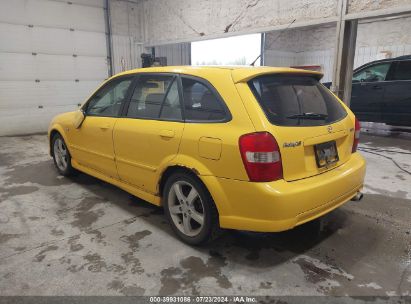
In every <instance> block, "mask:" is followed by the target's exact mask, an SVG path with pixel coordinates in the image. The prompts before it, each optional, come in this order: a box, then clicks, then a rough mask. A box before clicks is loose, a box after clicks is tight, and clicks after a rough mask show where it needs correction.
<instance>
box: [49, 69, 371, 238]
mask: <svg viewBox="0 0 411 304" xmlns="http://www.w3.org/2000/svg"><path fill="white" fill-rule="evenodd" d="M321 77H322V74H321V73H318V72H312V71H306V70H297V69H290V68H269V67H184V66H182V67H156V68H146V69H137V70H132V71H127V72H124V73H121V74H118V75H116V76H113V77H112V78H110V79H109V80H107V81H106V82H105V83H104V84H103V85H102V86H101V87H100V88H98V89H97V91H96V92H95V93H94V94H93V95H92V96H91V97H90V98H89V99H88V100H87V101H86V102H85V103H84V104H83V105H82V106H81V108H80V110H78V111H74V112H69V113H64V114H60V115H58V116H57V117H55V118H54V119H53V120H52V122H51V124H50V127H49V133H48V134H49V140H50V154H51V156H52V157H53V158H54V162H55V165H56V168H57V170H58V172H59V173H60V174H62V175H65V176H67V175H70V174H72V173H73V171H74V170H79V171H82V172H85V173H87V174H90V175H93V176H95V177H97V178H99V179H102V180H104V181H106V182H108V183H111V184H114V185H116V186H118V187H120V188H122V189H124V190H125V191H128V192H130V193H131V194H133V195H136V196H138V197H140V198H142V199H144V200H146V201H148V202H150V203H152V204H155V205H158V206H163V207H164V210H165V214H166V216H167V218H168V219H169V221H170V223H171V227H172V229H173V230H174V231H175V233H176V234H177V235H178V236H179V237H180V239H182V240H183V241H185V242H187V243H189V244H200V243H203V242H206V241H208V240H211V239H213V238H214V237H215V236H216V235H218V232H219V231H220V228H229V229H239V230H249V231H262V232H276V231H284V230H288V229H292V228H293V227H295V226H298V225H301V224H303V223H306V222H308V221H311V220H313V219H316V218H318V217H320V216H322V215H324V214H326V213H328V212H330V211H331V210H333V209H335V208H337V207H339V206H341V205H342V204H344V203H345V202H347V201H349V200H350V199H352V198H353V197H358V194H359V193H360V191H361V189H362V187H363V183H364V175H365V161H364V159H363V158H362V156H361V155H360V154H359V153H358V152H357V145H358V140H359V128H360V126H359V123H358V121H357V120H356V118H355V116H354V114H353V113H352V112H351V111H350V109H349V108H347V107H346V106H345V105H344V104H343V103H342V102H341V101H340V100H338V99H337V98H336V97H335V96H334V95H333V94H332V93H331V92H330V91H329V90H328V89H326V88H325V87H324V86H323V85H322V84H320V83H319V80H320V78H321Z"/></svg>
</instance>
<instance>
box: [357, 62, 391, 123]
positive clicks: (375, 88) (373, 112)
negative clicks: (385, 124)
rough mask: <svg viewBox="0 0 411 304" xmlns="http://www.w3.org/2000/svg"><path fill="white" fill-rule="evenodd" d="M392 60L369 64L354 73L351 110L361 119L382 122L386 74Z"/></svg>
mask: <svg viewBox="0 0 411 304" xmlns="http://www.w3.org/2000/svg"><path fill="white" fill-rule="evenodd" d="M390 66H391V62H384V63H378V64H374V65H369V66H366V67H364V68H362V69H361V70H359V71H357V72H355V73H354V75H353V82H352V92H351V103H350V108H351V110H352V111H353V112H354V113H355V115H357V117H358V119H359V120H361V121H372V122H382V108H383V100H384V92H385V86H386V82H385V79H386V76H387V73H388V71H389V70H390Z"/></svg>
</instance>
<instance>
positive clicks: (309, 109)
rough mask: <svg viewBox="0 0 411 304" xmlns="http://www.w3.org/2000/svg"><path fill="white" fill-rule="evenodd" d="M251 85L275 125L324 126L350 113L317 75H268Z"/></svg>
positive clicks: (256, 79)
mask: <svg viewBox="0 0 411 304" xmlns="http://www.w3.org/2000/svg"><path fill="white" fill-rule="evenodd" d="M248 85H249V86H250V89H251V91H252V92H253V93H254V96H255V97H256V99H257V101H258V103H259V104H260V106H261V108H262V109H263V110H264V112H265V114H266V116H267V118H268V120H269V121H270V122H271V123H272V124H274V125H278V126H321V125H325V124H331V123H333V122H336V121H339V120H341V119H343V118H344V117H345V116H346V115H347V112H346V111H345V109H344V107H343V106H342V105H341V104H340V102H339V101H338V100H337V99H336V98H335V96H334V95H333V94H332V93H331V92H330V91H329V90H328V89H327V88H325V87H324V86H323V85H321V84H320V83H319V82H318V80H317V79H315V78H313V77H309V76H299V75H268V76H260V77H257V78H254V79H252V80H250V81H249V82H248Z"/></svg>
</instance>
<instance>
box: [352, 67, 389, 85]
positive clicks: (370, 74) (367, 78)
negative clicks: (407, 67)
mask: <svg viewBox="0 0 411 304" xmlns="http://www.w3.org/2000/svg"><path fill="white" fill-rule="evenodd" d="M390 65H391V63H381V64H376V65H373V66H369V67H366V68H364V69H362V70H361V71H359V72H357V73H355V74H354V76H353V81H354V82H359V81H361V82H376V81H384V80H385V77H386V76H387V73H388V70H389V69H390Z"/></svg>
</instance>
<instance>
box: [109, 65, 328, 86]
mask: <svg viewBox="0 0 411 304" xmlns="http://www.w3.org/2000/svg"><path fill="white" fill-rule="evenodd" d="M213 72H227V73H231V75H232V78H233V81H234V82H236V83H237V82H244V81H248V80H249V79H251V78H254V77H257V76H261V75H266V74H298V75H301V74H303V75H312V76H314V77H315V78H317V79H318V80H319V79H321V78H322V76H323V74H322V73H320V72H316V71H309V70H302V69H293V68H288V67H267V66H262V67H260V66H258V67H254V66H159V67H150V68H140V69H133V70H129V71H125V72H122V73H120V74H117V75H115V76H120V75H129V74H135V73H178V74H186V75H194V76H202V75H204V76H205V78H207V75H208V74H210V73H213Z"/></svg>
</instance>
